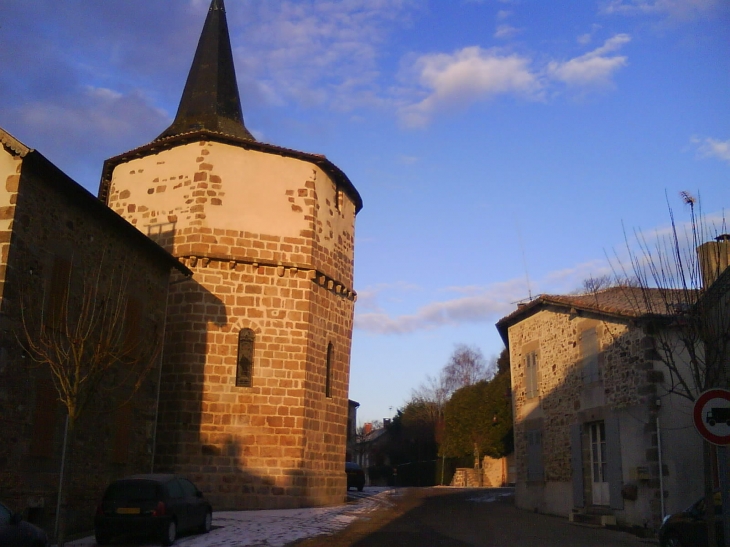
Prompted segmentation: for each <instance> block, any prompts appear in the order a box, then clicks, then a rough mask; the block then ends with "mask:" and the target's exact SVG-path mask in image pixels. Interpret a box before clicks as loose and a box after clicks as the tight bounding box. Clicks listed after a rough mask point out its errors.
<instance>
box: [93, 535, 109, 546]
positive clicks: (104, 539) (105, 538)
mask: <svg viewBox="0 0 730 547" xmlns="http://www.w3.org/2000/svg"><path fill="white" fill-rule="evenodd" d="M94 536H95V538H96V544H97V545H107V544H108V543H109V542H110V541H111V539H112V538H111V537H109V534H104V533H102V532H96V533H95V534H94Z"/></svg>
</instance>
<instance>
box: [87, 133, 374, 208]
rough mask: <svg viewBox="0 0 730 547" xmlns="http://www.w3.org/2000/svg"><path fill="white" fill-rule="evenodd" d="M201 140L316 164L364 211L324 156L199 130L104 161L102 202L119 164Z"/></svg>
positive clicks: (341, 174)
mask: <svg viewBox="0 0 730 547" xmlns="http://www.w3.org/2000/svg"><path fill="white" fill-rule="evenodd" d="M201 140H206V141H214V142H219V143H222V144H229V145H231V146H238V147H240V148H245V149H248V150H256V151H258V152H264V153H266V154H276V155H279V156H283V157H287V158H294V159H299V160H302V161H306V162H309V163H312V164H314V165H316V166H317V167H319V168H321V169H322V170H323V171H324V172H325V173H327V174H328V175H329V176H331V177H332V178H333V179H334V181H335V183H336V184H337V186H341V187H342V188H343V189H344V191H345V192H346V193H347V194H348V195H349V196H350V198H351V199H352V200H353V203H354V204H355V213H359V212H360V210H361V209H362V206H363V203H362V198H361V197H360V193H359V192H358V191H357V189H356V188H355V186H354V185H353V184H352V182H351V181H350V179H349V178H348V176H347V175H346V174H345V173H344V172H343V171H342V170H341V169H340V168H339V167H337V166H336V165H335V164H334V163H332V162H331V161H330V160H328V159H327V158H326V157H325V156H324V155H322V154H312V153H309V152H301V151H299V150H293V149H291V148H284V147H281V146H276V145H273V144H267V143H263V142H259V141H251V140H248V139H243V138H240V137H236V136H233V135H226V134H223V133H216V132H213V131H209V130H207V129H202V130H198V131H191V132H189V133H182V134H178V135H173V136H170V137H165V138H162V139H157V140H154V141H152V142H151V143H149V144H145V145H144V146H140V147H138V148H135V149H133V150H130V151H128V152H125V153H123V154H120V155H118V156H114V157H113V158H109V159H108V160H106V161H105V162H104V169H103V171H102V175H101V182H100V185H99V199H101V200H103V201H106V199H107V197H108V196H107V194H108V191H109V185H110V183H111V174H112V171H113V169H114V168H115V167H116V166H117V165H119V164H120V163H122V162H124V161H126V160H131V159H134V158H141V157H144V156H148V155H151V154H157V153H159V152H161V151H163V150H168V149H170V148H172V147H174V146H179V145H181V144H187V143H190V142H199V141H201Z"/></svg>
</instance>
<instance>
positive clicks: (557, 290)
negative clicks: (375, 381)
mask: <svg viewBox="0 0 730 547" xmlns="http://www.w3.org/2000/svg"><path fill="white" fill-rule="evenodd" d="M606 273H610V267H609V265H608V264H607V262H606V261H605V260H595V261H591V262H586V263H583V264H578V265H577V266H575V267H573V268H565V269H563V270H559V271H555V272H550V273H549V274H548V275H546V276H545V278H544V279H541V280H539V281H537V282H534V283H533V288H534V290H533V291H532V296H533V297H534V296H537V294H538V293H540V292H544V293H551V294H565V293H568V292H572V291H574V290H575V289H576V288H578V287H580V286H581V282H582V281H583V280H584V279H587V278H589V277H591V276H593V277H599V276H601V275H603V274H606ZM391 289H392V287H390V286H388V285H379V286H378V288H377V289H373V290H366V291H364V293H365V294H366V295H367V298H366V302H363V301H362V298H361V297H362V294H363V293H359V294H358V301H357V310H356V311H357V313H356V315H355V328H357V329H359V330H363V331H366V332H370V333H373V334H407V333H411V332H416V331H422V330H431V329H436V328H439V327H445V326H453V325H465V324H472V323H484V322H496V321H497V320H499V319H500V318H502V317H504V316H505V315H507V314H509V313H511V312H512V311H514V310H515V308H516V302H518V301H522V300H524V299H526V298H527V297H528V295H529V293H530V291H529V290H528V287H527V282H526V280H525V279H524V278H519V279H511V280H509V281H505V282H502V283H495V284H493V285H490V286H488V287H478V286H465V287H447V288H445V289H443V291H448V292H452V293H457V294H458V296H457V297H456V298H452V299H448V300H441V301H436V302H432V303H430V304H426V305H425V306H421V307H420V308H418V310H416V312H415V313H412V314H401V315H392V314H389V313H388V311H387V310H386V309H384V308H382V307H380V306H377V305H373V301H372V298H373V297H374V296H375V295H376V293H381V292H386V291H388V290H391ZM437 292H442V291H437ZM400 305H402V303H401V302H399V306H400ZM363 308H364V309H365V310H366V311H365V313H360V311H361V310H362V309H363Z"/></svg>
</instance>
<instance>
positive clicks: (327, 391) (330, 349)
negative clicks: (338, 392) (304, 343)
mask: <svg viewBox="0 0 730 547" xmlns="http://www.w3.org/2000/svg"><path fill="white" fill-rule="evenodd" d="M334 353H335V347H334V345H333V344H332V342H329V343H328V344H327V362H326V364H325V377H324V395H325V397H327V398H328V399H331V398H332V359H333V356H334Z"/></svg>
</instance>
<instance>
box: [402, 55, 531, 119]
mask: <svg viewBox="0 0 730 547" xmlns="http://www.w3.org/2000/svg"><path fill="white" fill-rule="evenodd" d="M414 70H415V71H416V73H417V75H418V80H419V83H420V84H421V86H422V88H424V89H425V94H426V97H425V98H424V99H422V100H421V101H420V102H418V103H416V104H412V105H409V106H406V107H403V108H402V109H401V111H400V115H401V119H402V120H403V122H404V123H405V124H406V125H408V126H413V127H419V126H423V125H425V124H427V123H428V121H429V120H430V118H431V116H432V115H433V114H434V113H435V112H436V111H439V110H442V109H445V108H450V107H454V106H457V105H466V104H470V103H474V102H478V101H484V100H487V99H490V98H492V97H494V96H496V95H502V94H509V93H516V94H519V95H523V96H526V97H528V98H537V97H538V96H539V92H540V84H539V82H538V81H537V78H536V77H535V75H534V74H533V73H532V72H531V70H530V59H529V58H527V57H522V56H520V55H517V54H509V55H507V54H502V53H500V51H499V50H497V49H488V50H485V49H482V48H480V47H478V46H472V47H466V48H464V49H461V50H459V51H456V52H455V53H453V54H451V55H449V54H446V53H437V54H430V55H423V56H422V57H420V58H418V59H417V61H416V62H415V65H414Z"/></svg>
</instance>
